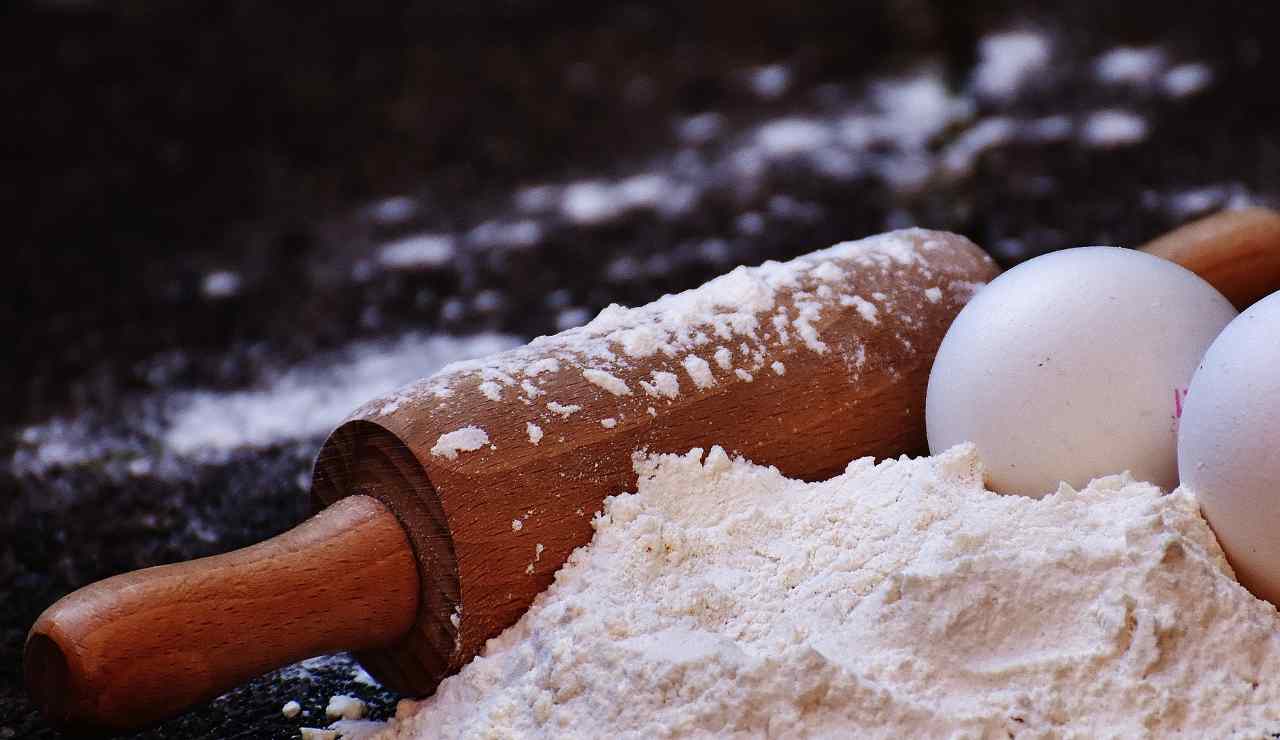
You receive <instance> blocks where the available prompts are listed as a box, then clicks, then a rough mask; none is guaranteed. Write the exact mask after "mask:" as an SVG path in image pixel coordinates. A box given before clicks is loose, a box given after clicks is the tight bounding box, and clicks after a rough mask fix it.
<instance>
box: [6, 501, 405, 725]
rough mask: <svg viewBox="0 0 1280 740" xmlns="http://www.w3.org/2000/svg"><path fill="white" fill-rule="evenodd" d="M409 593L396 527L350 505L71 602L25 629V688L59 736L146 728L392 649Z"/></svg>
mask: <svg viewBox="0 0 1280 740" xmlns="http://www.w3.org/2000/svg"><path fill="white" fill-rule="evenodd" d="M418 581H419V579H418V572H417V565H416V563H415V561H414V558H413V556H412V552H411V550H410V548H409V543H408V541H407V539H406V537H405V533H404V530H403V529H402V528H401V527H400V525H399V523H398V522H397V521H396V519H395V517H394V516H392V515H390V514H389V513H388V511H387V510H386V508H385V507H383V505H382V504H381V503H379V502H378V501H377V500H376V499H373V498H370V497H368V496H352V497H350V498H347V499H344V500H343V501H341V502H339V503H337V504H336V505H334V506H332V507H329V508H328V509H325V510H324V511H323V512H321V513H320V514H318V515H317V516H315V517H313V518H311V519H309V520H308V521H306V522H303V523H302V524H300V525H298V526H297V527H295V528H294V529H292V530H290V531H288V532H285V533H284V534H282V535H280V536H278V537H275V538H273V539H271V540H268V541H266V542H263V543H260V544H258V545H254V546H252V547H248V548H245V549H243V550H237V551H235V552H231V553H227V554H224V555H216V556H213V557H208V558H202V559H200V560H194V561H191V562H187V563H179V564H175V565H162V566H158V567H155V568H147V569H145V570H140V571H137V572H134V573H126V574H124V575H119V576H115V577H114V578H108V579H106V580H104V581H100V582H98V583H95V584H93V585H91V586H88V587H86V588H83V589H81V590H79V591H76V592H75V593H72V594H70V595H69V596H66V597H65V598H63V599H62V600H60V601H58V602H57V603H55V604H54V605H53V606H51V607H49V609H47V610H46V611H45V612H44V614H42V615H41V616H40V618H39V620H38V621H37V622H36V624H35V626H34V627H32V628H31V633H30V635H29V637H28V640H27V649H26V657H25V660H24V670H25V673H26V680H27V686H28V688H29V690H30V692H31V695H32V698H33V699H34V700H35V701H36V702H37V703H38V705H39V706H40V709H41V712H42V713H43V714H44V716H45V717H46V718H47V719H49V721H50V722H51V723H52V724H54V725H55V726H57V727H59V728H61V729H63V730H66V731H72V732H80V733H83V732H101V731H104V730H106V731H113V730H126V729H132V728H136V727H140V726H145V725H148V724H151V723H153V722H156V721H159V720H161V719H164V718H166V717H169V716H172V715H174V714H176V713H178V712H179V711H181V710H182V709H183V708H185V707H187V706H190V705H191V704H194V703H197V702H201V701H206V700H209V699H212V698H214V697H216V696H218V695H219V694H221V693H222V692H224V691H226V690H227V689H229V688H231V687H233V686H235V685H236V684H239V683H242V682H244V681H246V680H248V679H250V678H252V677H254V676H256V675H259V674H261V673H265V672H266V671H269V670H271V669H273V668H277V667H279V666H282V665H287V664H289V663H292V662H294V661H297V660H301V659H303V658H306V657H309V656H312V655H319V654H322V653H328V652H334V651H338V650H344V649H350V648H354V649H360V648H371V647H375V646H379V645H384V644H387V643H390V642H391V641H392V640H394V639H396V638H398V637H400V636H401V635H403V634H404V633H405V632H406V631H407V630H408V629H409V628H410V626H411V625H412V624H413V622H414V617H415V614H416V612H417V605H418V590H419V589H418Z"/></svg>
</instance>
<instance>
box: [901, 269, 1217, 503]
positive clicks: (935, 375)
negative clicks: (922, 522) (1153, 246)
mask: <svg viewBox="0 0 1280 740" xmlns="http://www.w3.org/2000/svg"><path fill="white" fill-rule="evenodd" d="M1235 315H1236V311H1235V309H1234V308H1232V306H1231V304H1230V303H1229V302H1228V301H1227V299H1226V298H1224V297H1223V296H1222V294H1220V293H1219V292H1218V291H1217V290H1215V289H1214V288H1213V287H1212V286H1211V285H1209V284H1208V283H1206V282H1205V281H1204V280H1202V279H1201V278H1200V277H1198V276H1197V275H1195V274H1194V273H1192V272H1191V271H1189V270H1187V269H1185V268H1183V267H1180V266H1178V265H1176V264H1174V263H1173V262H1169V261H1167V260H1165V259H1162V258H1160V257H1154V256H1152V255H1149V254H1146V253H1143V252H1136V251H1133V250H1129V249H1120V248H1116V247H1081V248H1079V249H1068V250H1064V251H1061V252H1053V253H1050V254H1046V255H1044V256H1041V257H1037V258H1035V259H1033V260H1029V261H1027V262H1024V263H1022V264H1021V265H1018V266H1017V267H1014V268H1013V269H1011V270H1009V271H1008V272H1005V273H1004V274H1002V275H1000V276H999V277H997V278H996V279H995V280H993V281H992V282H991V284H990V285H988V286H987V287H985V288H983V289H982V290H981V291H980V292H979V293H978V294H977V295H976V296H975V297H974V299H973V300H972V301H970V302H969V305H967V306H965V308H964V309H963V310H962V311H961V312H960V314H959V315H958V316H957V317H956V320H955V322H954V323H953V324H952V325H951V328H950V329H949V330H948V331H947V334H946V336H945V337H944V338H943V340H942V345H941V346H940V347H939V349H938V355H937V358H936V359H935V361H934V365H933V370H932V371H931V373H930V375H929V389H928V395H927V398H926V403H925V421H926V426H927V430H928V435H929V449H930V450H932V451H933V452H934V453H935V454H936V453H938V452H941V451H943V450H945V449H947V448H948V447H951V446H952V445H955V444H958V443H960V442H965V441H971V442H973V443H975V444H976V445H977V448H978V452H979V454H980V455H981V456H982V459H983V461H984V462H985V463H986V465H987V485H988V486H990V487H991V488H992V489H994V490H997V491H1002V492H1005V493H1021V494H1025V495H1028V496H1037V497H1038V496H1043V495H1044V494H1046V493H1049V492H1052V491H1053V490H1055V489H1056V488H1057V486H1058V483H1059V482H1060V481H1065V482H1067V483H1069V484H1071V485H1072V486H1076V487H1081V486H1084V485H1086V484H1088V482H1089V481H1090V480H1091V479H1093V478H1096V477H1099V476H1103V475H1109V474H1113V473H1120V472H1123V471H1125V470H1128V471H1130V472H1132V473H1133V474H1134V475H1135V476H1137V477H1138V478H1140V479H1143V480H1148V481H1151V482H1153V483H1156V484H1157V485H1160V486H1163V487H1166V488H1170V487H1172V486H1174V485H1175V484H1176V483H1177V479H1178V478H1177V475H1178V468H1177V416H1178V411H1179V409H1180V403H1181V399H1182V394H1183V393H1184V391H1185V389H1186V387H1187V384H1188V383H1189V382H1190V380H1191V375H1192V373H1194V372H1195V369H1196V365H1197V364H1198V363H1199V362H1200V358H1201V356H1203V354H1204V351H1205V349H1206V348H1207V347H1208V346H1209V344H1210V343H1211V342H1212V341H1213V339H1214V337H1216V336H1217V335H1218V332H1219V331H1221V330H1222V327H1224V326H1226V325H1227V322H1229V321H1231V319H1232V318H1233V317H1234V316H1235Z"/></svg>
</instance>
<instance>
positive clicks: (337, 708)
mask: <svg viewBox="0 0 1280 740" xmlns="http://www.w3.org/2000/svg"><path fill="white" fill-rule="evenodd" d="M365 709H366V707H365V704H364V702H363V701H361V700H359V699H357V698H355V697H354V696H346V695H343V694H338V695H336V696H331V697H329V706H327V707H325V708H324V716H325V717H327V718H328V719H360V718H361V717H363V716H364V713H365Z"/></svg>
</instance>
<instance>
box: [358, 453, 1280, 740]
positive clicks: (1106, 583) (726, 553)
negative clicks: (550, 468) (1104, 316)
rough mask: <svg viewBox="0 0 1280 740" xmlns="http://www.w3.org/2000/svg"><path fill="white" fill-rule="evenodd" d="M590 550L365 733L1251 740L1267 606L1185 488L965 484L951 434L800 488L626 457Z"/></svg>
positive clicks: (747, 469)
mask: <svg viewBox="0 0 1280 740" xmlns="http://www.w3.org/2000/svg"><path fill="white" fill-rule="evenodd" d="M636 469H637V473H638V476H639V489H638V492H637V493H635V494H624V495H620V496H615V497H612V498H610V499H608V500H607V501H606V503H605V506H604V510H603V513H602V514H600V515H598V516H597V518H596V519H595V520H594V521H593V525H594V527H595V529H596V535H595V538H594V540H593V541H592V543H591V544H590V545H589V546H587V547H585V548H581V549H579V550H578V551H576V552H575V553H574V554H573V555H572V556H571V557H570V559H569V561H568V563H567V564H566V565H565V567H564V568H563V569H562V570H561V571H560V572H559V573H557V575H556V580H555V583H554V584H553V585H552V586H551V587H550V588H549V589H548V590H547V591H546V592H545V593H543V594H542V595H541V596H539V598H538V599H537V601H535V603H534V605H533V606H532V608H531V609H530V611H529V612H528V613H527V614H526V615H525V616H524V617H523V618H522V619H521V620H520V621H519V622H518V623H517V624H516V625H514V626H513V627H512V628H510V629H509V630H507V631H506V632H504V633H503V634H501V635H500V636H499V637H497V638H495V639H493V640H491V641H490V642H489V643H488V645H487V647H486V649H485V652H484V654H483V655H482V656H481V657H479V658H477V659H476V660H474V661H473V662H472V663H471V664H470V665H468V666H467V667H466V668H464V669H463V670H462V672H461V673H460V674H458V675H457V676H454V677H451V678H449V679H446V680H445V681H444V682H443V683H442V684H441V685H440V687H439V689H438V691H437V692H436V694H435V695H434V696H433V697H431V698H429V699H426V700H424V701H421V702H417V703H413V702H403V703H402V704H401V707H400V710H399V712H398V718H397V719H396V720H394V721H393V722H392V723H391V724H390V726H389V727H388V728H387V731H386V732H385V733H384V734H383V735H381V737H382V738H384V739H385V740H392V739H397V738H398V739H401V740H404V739H407V738H426V737H432V738H435V737H443V738H453V737H599V736H602V735H608V736H612V737H622V738H648V737H674V736H679V737H765V736H769V737H848V736H857V737H882V738H900V737H973V738H977V737H1014V736H1016V737H1023V736H1026V737H1045V738H1060V737H1097V736H1106V737H1136V736H1171V735H1178V736H1187V737H1209V736H1212V737H1224V736H1227V735H1233V734H1235V735H1238V736H1247V737H1263V736H1267V735H1269V734H1270V733H1274V732H1276V731H1278V730H1280V616H1278V615H1277V612H1276V610H1275V608H1274V607H1272V606H1271V605H1270V604H1267V603H1265V602H1262V601H1259V600H1257V599H1255V598H1254V597H1253V596H1251V595H1250V594H1249V593H1248V592H1247V591H1245V590H1244V589H1243V588H1242V587H1241V586H1239V585H1238V584H1237V583H1236V581H1235V580H1234V578H1233V576H1232V573H1231V570H1230V567H1229V566H1228V565H1227V563H1226V560H1225V559H1224V557H1223V554H1222V552H1221V550H1220V549H1219V547H1218V545H1217V542H1216V541H1215V539H1214V537H1213V535H1212V533H1211V531H1210V530H1209V528H1208V526H1207V525H1206V523H1205V521H1204V520H1203V519H1202V518H1201V516H1200V514H1199V509H1198V505H1197V502H1196V499H1195V498H1194V496H1193V495H1192V494H1190V493H1188V492H1185V491H1181V490H1179V491H1175V492H1173V493H1170V494H1163V493H1162V492H1161V491H1160V490H1159V489H1157V488H1156V487H1154V486H1151V485H1149V484H1146V483H1141V482H1137V481H1134V480H1133V479H1132V478H1130V477H1128V476H1127V475H1119V476H1111V477H1107V478H1102V479H1099V480H1096V481H1094V482H1093V483H1091V484H1090V485H1089V487H1087V488H1086V489H1084V490H1083V491H1075V490H1072V489H1071V488H1069V487H1067V486H1065V485H1064V486H1062V487H1061V488H1060V489H1059V490H1058V491H1057V492H1056V493H1054V494H1051V495H1049V496H1046V497H1044V498H1043V499H1039V500H1036V499H1030V498H1023V497H1017V496H1001V495H998V494H994V493H991V492H989V491H987V490H985V489H984V487H983V485H982V481H983V468H982V464H981V462H980V460H979V459H978V457H977V454H976V451H975V449H974V447H973V446H972V445H962V446H959V447H956V448H953V449H952V450H950V451H948V452H946V453H943V454H941V455H939V456H936V457H932V458H920V459H915V460H909V459H906V458H903V459H900V460H889V461H885V462H882V463H880V464H878V465H876V464H874V463H873V461H872V460H870V459H862V460H857V461H854V462H853V463H850V465H849V466H848V468H847V470H846V471H845V473H844V474H843V475H840V476H837V477H835V478H833V479H831V480H828V481H825V482H819V483H805V482H802V481H796V480H788V479H787V478H785V477H783V476H782V475H781V474H780V473H779V472H778V471H777V470H775V469H773V468H764V467H759V466H755V465H752V464H750V463H748V462H745V461H742V460H734V459H731V458H730V457H729V456H728V455H726V454H725V453H724V452H723V451H722V450H721V449H719V448H713V449H712V451H711V452H710V454H708V455H706V457H705V460H704V459H703V454H702V451H701V450H694V451H692V452H690V453H689V454H687V455H662V456H654V457H648V458H642V457H638V458H637V461H636Z"/></svg>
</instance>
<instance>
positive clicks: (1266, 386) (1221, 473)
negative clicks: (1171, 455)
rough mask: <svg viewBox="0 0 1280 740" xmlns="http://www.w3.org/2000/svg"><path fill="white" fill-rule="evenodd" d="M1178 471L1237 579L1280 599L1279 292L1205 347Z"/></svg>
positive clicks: (1185, 419) (1187, 407) (1182, 433)
mask: <svg viewBox="0 0 1280 740" xmlns="http://www.w3.org/2000/svg"><path fill="white" fill-rule="evenodd" d="M1178 470H1179V472H1180V474H1181V476H1182V485H1183V486H1185V487H1187V488H1189V489H1191V490H1192V491H1194V492H1195V493H1196V494H1197V495H1198V496H1199V498H1200V507H1201V509H1202V511H1203V512H1204V515H1205V518H1206V519H1208V520H1209V524H1210V526H1212V527H1213V531H1214V532H1215V533H1216V534H1217V535H1218V541H1219V543H1221V545H1222V549H1223V550H1224V551H1225V552H1226V553H1227V559H1228V560H1229V561H1230V562H1231V566H1232V567H1233V568H1234V569H1235V571H1236V576H1237V577H1238V578H1239V579H1240V582H1241V583H1242V584H1244V586H1245V587H1246V588H1248V589H1249V590H1250V591H1252V592H1253V593H1254V595H1256V596H1259V597H1261V598H1263V599H1266V600H1268V601H1270V602H1271V603H1273V604H1280V293H1272V294H1271V295H1270V296H1268V297H1266V298H1264V299H1262V300H1261V301H1259V302H1257V303H1255V304H1253V306H1251V307H1249V308H1248V309H1246V310H1245V311H1244V312H1243V313H1241V314H1240V316H1239V317H1238V318H1236V320H1235V321H1232V322H1231V324H1230V325H1228V326H1227V328H1226V329H1224V330H1223V331H1222V334H1221V335H1219V336H1218V338H1217V339H1216V340H1214V342H1213V344H1212V346H1210V347H1209V350H1208V352H1206V353H1205V356H1204V359H1203V361H1202V362H1201V363H1200V367H1199V368H1198V369H1197V370H1196V373H1195V376H1194V378H1193V379H1192V381H1191V387H1190V388H1189V390H1188V392H1187V399H1186V402H1185V404H1184V406H1183V412H1182V423H1181V428H1180V430H1179V433H1178Z"/></svg>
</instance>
